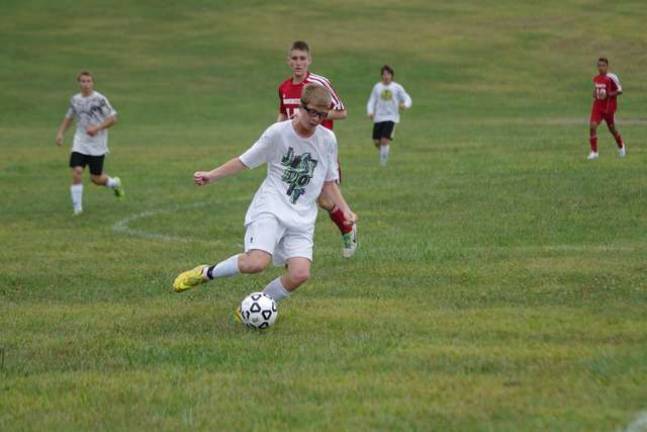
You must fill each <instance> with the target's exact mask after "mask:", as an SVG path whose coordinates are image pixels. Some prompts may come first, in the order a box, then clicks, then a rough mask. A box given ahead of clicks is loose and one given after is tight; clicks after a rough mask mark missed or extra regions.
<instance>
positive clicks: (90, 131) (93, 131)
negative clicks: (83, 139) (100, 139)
mask: <svg viewBox="0 0 647 432" xmlns="http://www.w3.org/2000/svg"><path fill="white" fill-rule="evenodd" d="M100 130H101V128H100V127H99V126H88V127H87V128H85V132H86V133H87V134H88V135H90V136H91V137H93V136H95V135H96V134H97V133H99V131H100Z"/></svg>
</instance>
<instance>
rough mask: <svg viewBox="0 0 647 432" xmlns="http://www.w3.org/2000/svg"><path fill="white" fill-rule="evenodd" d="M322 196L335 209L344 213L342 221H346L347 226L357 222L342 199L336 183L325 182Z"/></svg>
mask: <svg viewBox="0 0 647 432" xmlns="http://www.w3.org/2000/svg"><path fill="white" fill-rule="evenodd" d="M322 195H325V196H326V197H328V198H329V199H330V200H331V201H332V202H333V203H334V205H335V206H336V207H337V208H339V209H341V211H342V212H343V213H344V219H345V220H346V224H347V225H353V224H354V223H355V222H357V215H356V214H355V213H353V211H352V210H351V209H350V207H349V206H348V203H347V202H346V200H345V199H344V196H343V195H342V193H341V190H340V189H339V186H338V185H337V182H334V181H330V182H325V183H324V186H323V190H322Z"/></svg>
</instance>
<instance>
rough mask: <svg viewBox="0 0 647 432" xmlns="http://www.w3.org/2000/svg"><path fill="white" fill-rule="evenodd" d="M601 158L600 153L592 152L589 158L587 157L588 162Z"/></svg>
mask: <svg viewBox="0 0 647 432" xmlns="http://www.w3.org/2000/svg"><path fill="white" fill-rule="evenodd" d="M599 157H600V155H599V154H598V152H593V151H592V152H591V153H589V157H587V159H588V160H593V159H597V158H599Z"/></svg>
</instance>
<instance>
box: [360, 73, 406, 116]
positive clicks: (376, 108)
mask: <svg viewBox="0 0 647 432" xmlns="http://www.w3.org/2000/svg"><path fill="white" fill-rule="evenodd" d="M401 103H403V104H404V106H405V107H407V108H411V103H412V102H411V97H410V96H409V94H408V93H407V92H406V91H405V90H404V87H402V86H401V85H400V84H398V83H397V82H395V81H391V82H390V83H389V84H388V85H385V84H384V83H382V82H381V81H380V82H379V83H377V84H375V86H374V87H373V91H371V96H370V97H369V99H368V103H367V104H366V113H367V114H368V115H371V114H373V115H374V117H373V121H374V122H375V123H379V122H384V121H392V122H394V123H399V122H400V104H401Z"/></svg>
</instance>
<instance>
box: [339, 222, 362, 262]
mask: <svg viewBox="0 0 647 432" xmlns="http://www.w3.org/2000/svg"><path fill="white" fill-rule="evenodd" d="M342 240H343V241H344V249H342V255H343V257H344V258H350V257H352V256H353V255H355V251H357V246H358V245H359V242H358V241H357V224H354V225H353V230H352V231H351V232H349V233H346V234H344V235H343V236H342Z"/></svg>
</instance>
